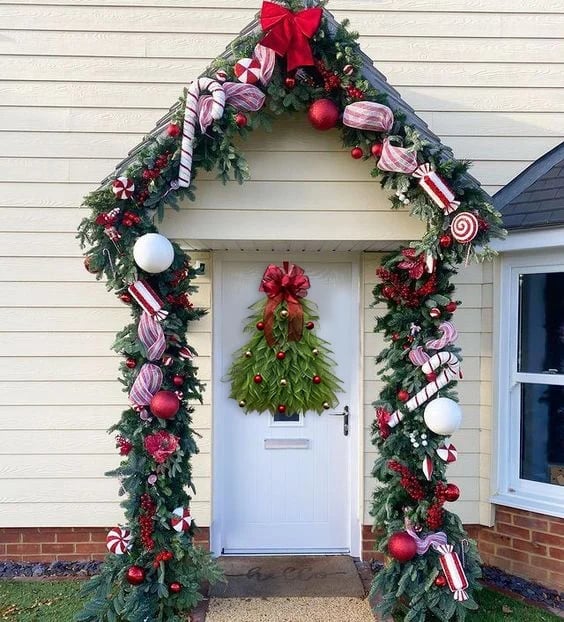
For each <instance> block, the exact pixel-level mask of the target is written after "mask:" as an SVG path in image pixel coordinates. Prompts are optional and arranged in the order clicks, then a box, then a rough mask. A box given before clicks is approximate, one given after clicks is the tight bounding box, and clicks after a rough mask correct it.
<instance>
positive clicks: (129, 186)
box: [112, 177, 135, 199]
mask: <svg viewBox="0 0 564 622" xmlns="http://www.w3.org/2000/svg"><path fill="white" fill-rule="evenodd" d="M112 190H113V192H114V194H115V195H116V198H117V199H130V198H131V197H132V196H133V193H134V191H135V184H134V183H133V181H132V180H131V179H129V178H128V177H118V178H117V179H116V180H114V183H113V184H112Z"/></svg>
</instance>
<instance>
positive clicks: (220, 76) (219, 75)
mask: <svg viewBox="0 0 564 622" xmlns="http://www.w3.org/2000/svg"><path fill="white" fill-rule="evenodd" d="M228 77H229V76H228V75H227V71H224V70H223V69H218V71H216V72H215V79H216V80H217V81H218V82H225V81H226V80H227V78H228Z"/></svg>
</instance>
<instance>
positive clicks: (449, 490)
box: [445, 484, 460, 503]
mask: <svg viewBox="0 0 564 622" xmlns="http://www.w3.org/2000/svg"><path fill="white" fill-rule="evenodd" d="M459 497H460V488H459V487H458V486H457V485H456V484H447V487H446V490H445V499H446V501H450V502H451V503H452V502H453V501H456V500H457V499H458V498H459Z"/></svg>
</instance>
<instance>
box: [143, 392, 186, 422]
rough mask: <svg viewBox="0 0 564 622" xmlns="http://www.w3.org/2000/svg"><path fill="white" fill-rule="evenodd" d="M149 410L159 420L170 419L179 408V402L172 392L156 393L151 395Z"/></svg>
mask: <svg viewBox="0 0 564 622" xmlns="http://www.w3.org/2000/svg"><path fill="white" fill-rule="evenodd" d="M149 408H150V409H151V412H152V413H153V415H155V417H158V418H159V419H172V418H173V417H174V416H175V415H176V413H177V412H178V410H179V408H180V400H179V399H178V396H177V395H176V393H173V392H172V391H158V392H157V393H155V395H153V399H152V400H151V403H150V404H149Z"/></svg>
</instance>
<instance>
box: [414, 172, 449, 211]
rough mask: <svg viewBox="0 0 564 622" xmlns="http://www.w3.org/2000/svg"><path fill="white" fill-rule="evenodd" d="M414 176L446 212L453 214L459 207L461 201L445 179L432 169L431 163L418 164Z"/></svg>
mask: <svg viewBox="0 0 564 622" xmlns="http://www.w3.org/2000/svg"><path fill="white" fill-rule="evenodd" d="M413 177H415V178H416V179H419V185H420V186H421V188H422V189H423V190H424V191H425V192H426V193H427V195H429V197H430V198H431V199H432V200H433V202H434V203H436V204H437V205H438V206H439V207H440V208H441V209H442V210H443V211H444V213H445V214H452V212H455V211H456V210H457V209H458V206H459V205H460V201H456V200H455V196H454V193H453V192H452V190H451V189H450V188H449V187H448V186H447V185H446V183H445V181H444V179H443V178H442V177H441V176H440V175H438V174H437V173H436V172H435V171H433V170H432V169H431V165H430V164H429V163H425V164H421V166H418V167H417V168H416V169H415V171H413Z"/></svg>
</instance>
